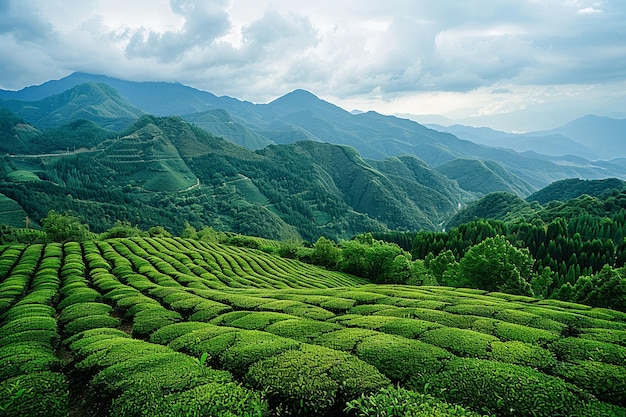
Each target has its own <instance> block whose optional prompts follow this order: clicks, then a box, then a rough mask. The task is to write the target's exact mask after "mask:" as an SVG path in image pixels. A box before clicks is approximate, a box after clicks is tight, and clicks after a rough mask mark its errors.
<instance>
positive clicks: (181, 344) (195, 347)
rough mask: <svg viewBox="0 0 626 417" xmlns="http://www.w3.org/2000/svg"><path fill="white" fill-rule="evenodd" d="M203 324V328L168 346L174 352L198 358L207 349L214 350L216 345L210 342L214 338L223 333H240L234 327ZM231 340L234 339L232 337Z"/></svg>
mask: <svg viewBox="0 0 626 417" xmlns="http://www.w3.org/2000/svg"><path fill="white" fill-rule="evenodd" d="M203 324H204V326H205V327H204V328H203V329H200V330H195V331H192V332H189V333H186V334H184V335H182V336H180V337H177V338H176V339H174V340H172V341H171V342H170V343H169V345H168V346H169V347H170V348H172V349H174V350H178V351H182V352H185V353H189V354H191V355H194V356H200V355H202V354H203V353H205V352H207V350H206V349H207V348H215V345H216V343H215V342H212V339H214V338H215V337H217V336H219V335H221V334H225V333H236V332H238V331H240V330H239V329H235V328H234V327H222V326H214V325H211V324H206V323H203ZM232 338H233V339H234V335H233V336H232ZM226 346H228V344H226ZM222 350H223V348H222ZM222 350H218V351H217V353H218V354H219V353H220V352H221V351H222ZM207 353H208V352H207Z"/></svg>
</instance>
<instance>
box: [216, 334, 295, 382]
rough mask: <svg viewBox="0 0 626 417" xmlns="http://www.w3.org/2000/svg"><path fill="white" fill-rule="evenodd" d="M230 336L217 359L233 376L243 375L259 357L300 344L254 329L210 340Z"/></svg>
mask: <svg viewBox="0 0 626 417" xmlns="http://www.w3.org/2000/svg"><path fill="white" fill-rule="evenodd" d="M231 336H234V338H232V340H228V342H229V344H228V347H227V349H225V350H222V352H221V353H220V354H219V359H218V360H219V367H220V368H222V369H225V370H227V371H229V372H230V373H232V374H233V375H235V376H243V375H244V374H245V373H246V372H247V370H248V368H249V367H250V366H251V365H252V364H253V363H255V362H257V361H259V360H261V359H265V358H269V357H272V356H275V355H278V354H280V353H282V352H284V351H286V350H290V349H297V348H298V347H299V346H300V343H299V342H297V341H295V340H292V339H287V338H285V337H280V336H275V335H273V334H270V333H265V332H260V331H256V330H244V331H239V332H232V333H226V334H224V335H221V336H217V337H215V338H214V339H212V341H215V342H219V341H220V340H219V339H231ZM207 352H209V351H208V350H207ZM209 353H211V352H209ZM216 353H217V351H216V350H213V354H216Z"/></svg>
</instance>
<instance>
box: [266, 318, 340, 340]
mask: <svg viewBox="0 0 626 417" xmlns="http://www.w3.org/2000/svg"><path fill="white" fill-rule="evenodd" d="M339 329H341V326H340V325H338V324H335V323H328V322H324V321H317V320H307V319H300V318H297V319H289V320H281V321H279V322H276V323H274V324H272V325H270V326H268V327H266V328H265V331H266V332H268V333H272V334H275V335H278V336H282V337H288V338H290V339H293V340H297V341H299V342H310V341H311V340H312V339H315V338H317V337H319V336H321V335H322V334H324V333H328V332H332V331H334V330H339Z"/></svg>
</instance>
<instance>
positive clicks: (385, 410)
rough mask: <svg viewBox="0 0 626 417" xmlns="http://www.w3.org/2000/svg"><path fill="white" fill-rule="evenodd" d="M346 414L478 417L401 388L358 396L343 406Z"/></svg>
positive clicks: (386, 389) (405, 416) (383, 416)
mask: <svg viewBox="0 0 626 417" xmlns="http://www.w3.org/2000/svg"><path fill="white" fill-rule="evenodd" d="M345 411H346V412H349V413H352V414H351V415H355V416H357V417H453V416H454V417H478V416H479V415H478V414H476V413H473V412H471V411H469V410H466V409H464V408H463V407H461V406H458V405H451V404H447V403H445V402H442V401H440V400H438V399H436V398H434V397H432V396H430V395H427V394H420V393H418V392H415V391H411V390H407V389H405V388H401V387H388V388H387V387H386V388H382V389H381V390H380V391H378V392H376V393H373V394H369V395H362V396H361V397H359V398H357V399H354V400H352V401H349V402H348V403H347V404H346V410H345Z"/></svg>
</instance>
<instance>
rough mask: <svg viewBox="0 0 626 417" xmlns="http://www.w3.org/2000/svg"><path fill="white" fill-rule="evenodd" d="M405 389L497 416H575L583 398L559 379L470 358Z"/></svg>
mask: <svg viewBox="0 0 626 417" xmlns="http://www.w3.org/2000/svg"><path fill="white" fill-rule="evenodd" d="M408 387H409V388H414V389H419V390H421V389H423V388H424V387H426V388H427V389H428V392H432V393H433V395H436V396H438V397H440V398H443V399H445V400H446V401H450V402H453V403H458V404H463V405H465V406H467V407H470V408H472V409H475V410H483V411H484V412H485V413H488V414H496V415H498V416H532V415H540V416H553V415H577V413H578V411H579V410H580V409H581V408H582V407H583V406H584V398H585V396H584V394H583V393H582V392H581V391H580V390H578V389H577V388H576V387H574V386H572V385H570V384H567V383H566V382H564V381H563V380H561V379H560V378H556V377H553V376H548V375H545V374H542V373H541V372H538V371H535V370H533V369H530V368H527V367H523V366H518V365H511V364H505V363H500V362H495V361H487V360H483V359H474V358H456V359H452V360H450V361H449V362H447V363H446V364H445V367H444V369H443V370H442V371H441V372H438V373H436V374H430V375H428V376H426V377H421V378H415V379H413V380H411V381H410V382H409V385H408Z"/></svg>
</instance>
